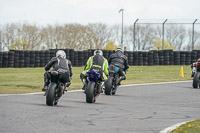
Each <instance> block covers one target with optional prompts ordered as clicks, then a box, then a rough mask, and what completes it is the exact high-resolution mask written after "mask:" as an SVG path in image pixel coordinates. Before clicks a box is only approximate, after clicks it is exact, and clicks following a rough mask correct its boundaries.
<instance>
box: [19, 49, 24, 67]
mask: <svg viewBox="0 0 200 133" xmlns="http://www.w3.org/2000/svg"><path fill="white" fill-rule="evenodd" d="M23 67H24V51H21V50H20V51H19V68H23Z"/></svg>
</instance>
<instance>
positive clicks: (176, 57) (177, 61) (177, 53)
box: [173, 51, 180, 65]
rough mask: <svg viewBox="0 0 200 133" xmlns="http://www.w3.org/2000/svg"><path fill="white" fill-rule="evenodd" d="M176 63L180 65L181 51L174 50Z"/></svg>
mask: <svg viewBox="0 0 200 133" xmlns="http://www.w3.org/2000/svg"><path fill="white" fill-rule="evenodd" d="M173 56H174V65H180V51H174V53H173Z"/></svg>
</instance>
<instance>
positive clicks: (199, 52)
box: [197, 50, 200, 58]
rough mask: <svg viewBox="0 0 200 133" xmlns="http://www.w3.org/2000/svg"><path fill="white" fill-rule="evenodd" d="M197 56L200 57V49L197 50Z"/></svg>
mask: <svg viewBox="0 0 200 133" xmlns="http://www.w3.org/2000/svg"><path fill="white" fill-rule="evenodd" d="M197 58H200V50H198V51H197Z"/></svg>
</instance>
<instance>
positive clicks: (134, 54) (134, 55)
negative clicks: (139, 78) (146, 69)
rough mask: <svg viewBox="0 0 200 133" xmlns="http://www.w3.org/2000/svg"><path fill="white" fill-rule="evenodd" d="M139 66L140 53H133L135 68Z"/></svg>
mask: <svg viewBox="0 0 200 133" xmlns="http://www.w3.org/2000/svg"><path fill="white" fill-rule="evenodd" d="M137 65H138V51H133V66H137Z"/></svg>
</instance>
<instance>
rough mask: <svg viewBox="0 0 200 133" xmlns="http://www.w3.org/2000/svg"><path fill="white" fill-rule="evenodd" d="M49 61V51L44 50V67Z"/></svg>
mask: <svg viewBox="0 0 200 133" xmlns="http://www.w3.org/2000/svg"><path fill="white" fill-rule="evenodd" d="M50 59H51V55H50V51H49V50H45V51H44V65H46V64H47V63H48V62H49V61H50Z"/></svg>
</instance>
